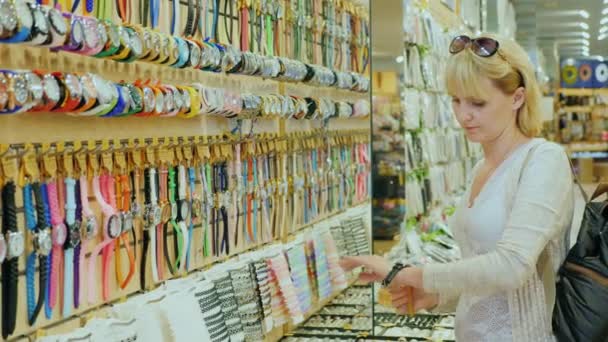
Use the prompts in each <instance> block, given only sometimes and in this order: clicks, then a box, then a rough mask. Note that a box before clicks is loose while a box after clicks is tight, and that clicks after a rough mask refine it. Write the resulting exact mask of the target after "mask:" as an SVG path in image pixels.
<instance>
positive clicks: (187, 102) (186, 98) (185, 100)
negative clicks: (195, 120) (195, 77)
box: [182, 90, 192, 110]
mask: <svg viewBox="0 0 608 342" xmlns="http://www.w3.org/2000/svg"><path fill="white" fill-rule="evenodd" d="M182 107H183V108H184V109H186V110H187V109H190V107H192V99H191V98H190V92H188V91H187V90H184V92H183V93H182Z"/></svg>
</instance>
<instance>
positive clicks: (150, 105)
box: [143, 87, 156, 113]
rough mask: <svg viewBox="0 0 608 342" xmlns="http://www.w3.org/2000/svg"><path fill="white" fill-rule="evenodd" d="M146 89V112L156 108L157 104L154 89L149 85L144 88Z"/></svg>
mask: <svg viewBox="0 0 608 342" xmlns="http://www.w3.org/2000/svg"><path fill="white" fill-rule="evenodd" d="M143 91H144V112H146V113H147V112H151V111H153V110H154V106H155V105H156V97H155V96H154V91H153V90H152V89H150V88H148V87H146V88H144V89H143Z"/></svg>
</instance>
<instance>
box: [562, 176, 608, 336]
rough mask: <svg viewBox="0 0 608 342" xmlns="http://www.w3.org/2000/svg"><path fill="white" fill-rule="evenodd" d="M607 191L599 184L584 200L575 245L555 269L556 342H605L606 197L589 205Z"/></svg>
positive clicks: (607, 280)
mask: <svg viewBox="0 0 608 342" xmlns="http://www.w3.org/2000/svg"><path fill="white" fill-rule="evenodd" d="M579 186H580V184H579ZM581 191H582V188H581ZM607 192H608V184H601V185H599V186H598V187H597V189H596V190H595V193H594V194H593V196H591V201H587V204H586V206H585V212H584V216H583V219H582V222H581V228H580V231H579V233H578V237H577V241H576V244H575V245H574V246H572V248H571V249H570V251H569V252H568V255H567V256H566V259H565V260H564V263H563V264H562V266H561V267H560V270H559V274H558V280H557V283H556V296H555V307H554V309H553V332H554V334H555V336H556V338H557V340H558V341H559V342H608V198H607V200H604V201H601V202H593V200H595V199H597V198H598V197H599V196H601V195H602V194H604V193H607ZM583 195H584V192H583ZM584 196H585V195H584ZM585 200H586V198H585Z"/></svg>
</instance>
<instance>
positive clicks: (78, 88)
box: [52, 72, 83, 112]
mask: <svg viewBox="0 0 608 342" xmlns="http://www.w3.org/2000/svg"><path fill="white" fill-rule="evenodd" d="M52 75H53V76H55V78H56V79H57V80H58V85H59V88H60V89H61V88H62V86H63V87H65V91H66V92H67V95H66V97H65V100H64V101H63V104H58V105H57V109H54V110H53V111H54V112H71V111H73V110H74V109H76V107H78V106H79V105H80V104H81V102H82V97H83V94H82V93H83V90H82V84H81V83H80V79H79V78H78V76H76V75H74V74H65V75H63V74H62V73H61V72H54V73H53V74H52ZM60 93H61V90H60ZM59 103H61V101H60V102H59Z"/></svg>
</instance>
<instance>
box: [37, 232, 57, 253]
mask: <svg viewBox="0 0 608 342" xmlns="http://www.w3.org/2000/svg"><path fill="white" fill-rule="evenodd" d="M34 249H35V250H36V252H37V253H38V254H41V255H45V256H46V255H49V254H50V253H51V249H53V240H52V239H51V233H50V232H49V230H48V229H43V230H41V231H39V232H38V233H37V234H36V235H35V237H34Z"/></svg>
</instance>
